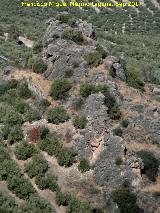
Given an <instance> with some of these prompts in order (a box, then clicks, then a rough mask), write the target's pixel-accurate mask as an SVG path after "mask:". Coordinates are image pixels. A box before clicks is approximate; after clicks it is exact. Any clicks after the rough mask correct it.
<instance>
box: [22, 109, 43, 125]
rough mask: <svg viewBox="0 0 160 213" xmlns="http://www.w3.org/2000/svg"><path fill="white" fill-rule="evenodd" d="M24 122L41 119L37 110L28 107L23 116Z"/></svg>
mask: <svg viewBox="0 0 160 213" xmlns="http://www.w3.org/2000/svg"><path fill="white" fill-rule="evenodd" d="M24 118H25V121H29V122H32V121H36V120H39V119H40V118H41V116H40V113H39V111H38V110H37V109H35V108H32V107H30V108H29V109H28V110H27V111H26V112H25V114H24Z"/></svg>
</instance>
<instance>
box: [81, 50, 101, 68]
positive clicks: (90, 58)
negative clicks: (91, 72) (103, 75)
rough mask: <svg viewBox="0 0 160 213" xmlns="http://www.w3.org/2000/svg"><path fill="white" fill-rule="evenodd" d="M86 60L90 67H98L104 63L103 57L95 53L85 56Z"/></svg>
mask: <svg viewBox="0 0 160 213" xmlns="http://www.w3.org/2000/svg"><path fill="white" fill-rule="evenodd" d="M84 59H85V60H86V61H87V64H88V65H89V66H90V67H97V66H98V65H99V64H100V63H101V62H102V55H101V54H100V53H99V52H97V51H95V52H90V53H87V54H85V55H84Z"/></svg>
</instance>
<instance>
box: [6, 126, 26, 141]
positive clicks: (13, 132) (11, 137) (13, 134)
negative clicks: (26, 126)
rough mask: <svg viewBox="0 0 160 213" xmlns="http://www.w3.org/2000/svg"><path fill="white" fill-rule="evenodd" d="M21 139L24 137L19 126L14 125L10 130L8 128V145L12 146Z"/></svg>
mask: <svg viewBox="0 0 160 213" xmlns="http://www.w3.org/2000/svg"><path fill="white" fill-rule="evenodd" d="M23 137H24V135H23V130H22V128H21V126H19V125H15V126H13V127H12V128H10V132H9V134H8V142H9V143H10V144H13V143H15V142H18V141H20V140H22V139H23Z"/></svg>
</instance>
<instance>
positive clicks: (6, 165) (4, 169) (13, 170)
mask: <svg viewBox="0 0 160 213" xmlns="http://www.w3.org/2000/svg"><path fill="white" fill-rule="evenodd" d="M2 160H3V161H2V162H1V165H0V176H1V178H2V180H7V179H8V178H9V177H13V176H14V175H16V176H20V175H21V170H20V168H19V167H18V166H17V164H16V163H15V162H14V161H12V160H10V159H2Z"/></svg>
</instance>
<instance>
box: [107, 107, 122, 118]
mask: <svg viewBox="0 0 160 213" xmlns="http://www.w3.org/2000/svg"><path fill="white" fill-rule="evenodd" d="M109 117H110V118H111V119H113V120H117V119H119V118H120V117H121V111H120V109H119V106H118V105H117V104H115V105H114V106H113V107H112V108H111V109H110V110H109Z"/></svg>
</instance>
